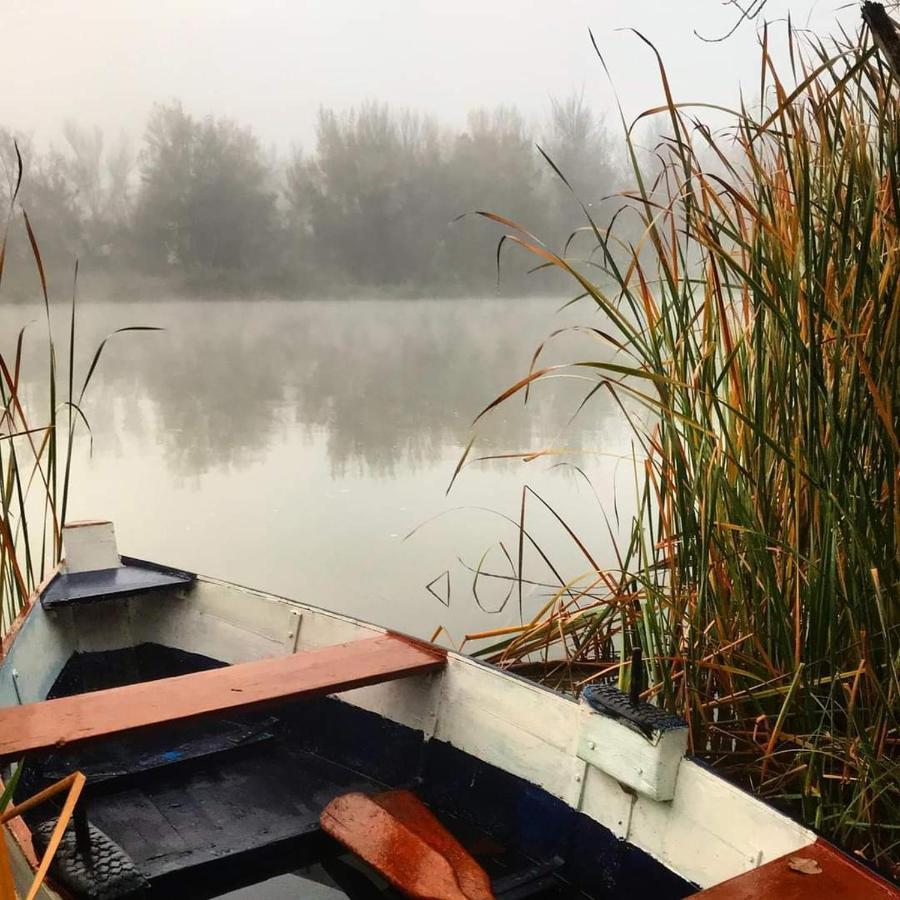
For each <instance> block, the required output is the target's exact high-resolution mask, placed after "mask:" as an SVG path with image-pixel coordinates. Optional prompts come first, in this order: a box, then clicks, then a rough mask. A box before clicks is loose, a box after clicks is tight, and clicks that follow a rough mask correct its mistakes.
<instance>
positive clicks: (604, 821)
mask: <svg viewBox="0 0 900 900" xmlns="http://www.w3.org/2000/svg"><path fill="white" fill-rule="evenodd" d="M633 806H634V793H633V792H632V791H630V790H629V789H627V788H624V787H622V785H621V784H619V782H618V781H616V779H615V778H612V777H611V776H609V775H607V774H606V773H605V772H601V771H600V769H597V768H595V767H594V766H589V765H585V774H584V790H583V791H582V793H581V800H580V802H579V804H578V809H579V810H580V811H581V812H583V813H584V814H585V815H586V816H589V817H590V818H591V819H593V820H594V821H595V822H599V823H600V824H601V825H603V826H604V827H605V828H608V829H609V830H610V831H611V832H612V833H613V834H614V835H615V836H616V837H617V838H620V839H622V840H625V839H626V838H627V837H628V829H629V828H630V827H631V811H632V808H633Z"/></svg>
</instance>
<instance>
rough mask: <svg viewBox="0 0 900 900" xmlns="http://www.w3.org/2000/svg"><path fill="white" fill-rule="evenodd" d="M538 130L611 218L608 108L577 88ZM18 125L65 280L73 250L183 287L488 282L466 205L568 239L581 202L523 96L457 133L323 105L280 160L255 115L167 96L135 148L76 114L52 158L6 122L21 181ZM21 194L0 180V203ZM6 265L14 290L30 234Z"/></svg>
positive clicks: (47, 241)
mask: <svg viewBox="0 0 900 900" xmlns="http://www.w3.org/2000/svg"><path fill="white" fill-rule="evenodd" d="M542 132H543V133H542V134H541V135H540V138H539V140H540V142H541V144H542V146H545V148H546V149H547V150H548V152H549V153H550V155H552V156H554V157H555V156H557V155H558V156H559V159H560V161H561V163H562V164H563V165H564V166H565V167H566V169H567V171H569V172H570V175H571V177H572V178H573V182H574V183H575V184H576V185H578V187H579V190H581V189H583V191H584V196H585V197H587V198H589V199H590V201H591V202H592V203H594V204H595V205H594V206H593V207H592V208H593V210H594V213H595V215H599V216H600V217H601V218H605V216H606V211H605V209H603V210H601V209H600V206H601V205H602V197H603V196H605V195H607V194H609V193H611V192H612V191H613V190H614V188H615V186H616V184H617V183H618V180H619V175H618V173H617V166H616V165H615V164H614V163H613V161H612V160H613V157H614V154H613V152H612V149H611V146H610V143H609V141H608V140H607V139H606V137H605V130H604V128H603V125H602V121H601V120H600V119H598V118H597V117H596V116H595V115H594V114H593V113H592V112H591V110H590V109H589V107H588V106H587V105H586V104H585V103H584V101H583V100H582V99H581V98H579V97H572V98H569V99H567V100H564V101H559V102H557V101H553V103H552V105H551V115H550V118H549V120H548V122H547V123H546V124H545V126H544V127H543V128H542ZM14 139H16V140H18V142H19V146H20V148H22V149H23V151H24V152H23V156H24V158H25V160H26V165H27V166H28V167H29V171H28V172H27V176H28V177H27V178H26V180H25V183H24V186H23V188H22V192H23V193H22V194H21V196H20V198H19V199H20V200H21V201H22V202H23V203H24V205H25V206H26V207H27V208H28V209H30V210H32V212H33V218H34V220H35V221H38V222H40V223H41V229H42V235H41V249H42V253H43V258H44V265H45V270H46V272H47V277H48V280H49V281H50V282H51V283H54V284H55V283H58V282H60V281H62V282H63V283H65V280H66V279H67V278H68V272H69V269H70V267H71V259H72V258H73V257H78V258H80V259H82V260H83V261H84V262H85V263H88V264H89V265H88V271H89V272H90V273H91V275H92V276H93V277H94V278H96V276H97V275H98V274H100V273H103V274H104V275H106V276H109V277H110V278H111V282H110V284H111V285H112V286H114V285H115V284H116V283H117V282H119V283H122V284H125V283H127V284H128V286H129V288H130V290H131V291H134V289H135V284H136V283H140V282H139V281H138V280H137V279H136V278H135V277H133V276H135V275H141V276H142V277H144V278H147V279H149V281H150V283H151V284H152V282H153V281H155V280H161V281H162V283H161V284H160V285H158V286H157V288H156V289H157V290H160V289H161V290H171V289H174V290H176V291H177V290H180V289H183V288H185V287H187V288H190V289H197V290H200V291H207V292H208V291H215V292H217V293H218V292H221V291H225V292H228V293H236V292H241V293H244V294H246V293H249V292H258V291H269V292H284V293H290V294H291V295H293V296H296V295H298V294H299V295H315V294H321V293H326V294H334V293H343V292H345V291H347V290H354V291H355V292H356V293H359V292H360V291H372V292H383V293H390V294H393V295H395V294H397V293H401V294H408V295H409V294H412V295H421V294H422V293H426V292H428V293H455V294H461V293H485V292H490V291H493V290H494V289H495V288H496V282H497V279H496V267H495V260H494V256H493V254H492V253H491V252H490V250H489V249H486V245H485V238H486V236H487V235H489V234H492V233H493V231H494V229H493V228H492V226H491V225H490V224H489V223H487V222H485V221H481V220H479V219H478V218H477V217H474V216H472V215H465V216H464V214H466V213H473V212H474V211H476V210H478V209H485V208H503V209H505V210H507V211H508V212H509V213H511V214H512V215H514V216H517V217H518V218H520V219H521V220H528V221H529V222H531V223H532V224H534V225H535V226H540V228H541V230H542V233H544V234H545V235H548V236H549V237H550V239H551V241H552V243H554V244H556V243H559V244H562V243H563V242H564V241H565V240H566V238H567V237H568V232H567V230H566V228H567V225H568V223H569V221H570V220H571V217H572V210H573V204H572V199H571V197H570V195H569V194H568V192H567V191H565V189H564V188H562V186H561V185H560V184H559V183H558V182H557V181H556V180H555V179H553V178H551V177H548V174H547V173H545V171H544V168H543V166H542V165H541V160H540V155H539V153H538V152H537V150H536V149H535V146H534V144H535V141H536V140H538V136H537V133H536V132H535V129H534V128H532V127H531V126H530V125H529V124H528V123H526V121H525V120H524V119H523V118H522V116H521V114H520V113H519V112H517V111H516V110H515V109H514V108H512V107H502V106H501V107H498V108H496V109H491V110H486V109H482V110H476V111H474V112H473V113H472V114H471V115H470V116H469V118H468V121H467V123H466V125H465V127H463V128H460V129H455V130H454V129H448V128H446V127H443V126H441V125H440V124H439V123H438V122H437V121H436V120H435V119H433V118H432V117H430V116H427V115H420V114H417V113H413V112H404V111H397V110H392V109H391V108H389V107H388V106H386V105H384V104H380V103H375V102H369V103H363V104H362V105H360V106H358V107H355V108H351V109H349V110H347V111H346V112H344V113H338V112H335V111H334V110H330V109H323V110H322V111H321V112H320V115H319V120H318V125H317V133H316V144H315V147H314V148H313V152H311V153H306V154H304V153H302V152H301V151H300V150H296V151H295V152H294V153H293V154H292V156H291V158H290V159H288V160H282V159H280V158H279V157H278V156H277V154H274V153H271V152H270V153H264V152H263V150H262V149H261V147H260V144H259V141H258V140H257V138H256V136H255V135H254V134H253V132H252V131H251V130H250V129H249V128H246V127H243V126H241V125H239V124H238V123H236V122H233V121H231V120H228V119H215V118H211V117H206V118H202V117H197V116H194V115H191V114H190V113H188V112H186V111H185V110H184V109H183V108H182V107H181V105H180V104H178V103H170V104H167V105H160V106H157V107H155V108H154V110H153V112H152V113H151V115H150V118H149V120H148V123H147V127H146V129H145V131H144V134H143V138H142V141H141V143H140V147H139V152H138V153H137V157H136V158H135V154H134V153H133V152H132V149H131V145H130V143H129V141H128V140H127V139H126V138H124V137H122V138H120V139H119V140H117V141H114V142H109V141H107V140H105V138H104V135H103V134H102V133H101V132H100V131H99V130H98V129H91V128H88V127H85V126H80V125H77V124H75V123H74V122H67V123H66V124H65V126H64V128H63V142H62V143H61V145H60V146H59V147H53V148H51V149H50V150H48V151H47V152H46V153H44V154H39V153H37V152H36V150H35V148H34V147H33V146H32V145H31V142H29V141H27V140H26V139H24V138H23V137H22V136H21V135H13V134H10V133H9V132H3V131H0V164H2V167H3V169H4V170H5V173H6V175H7V177H8V180H10V181H14V179H15V173H16V157H15V152H14V149H13V142H14ZM11 191H12V185H10V187H9V188H8V189H7V190H4V189H3V185H2V183H0V200H5V201H6V202H7V203H8V202H9V199H10V196H11ZM460 216H464V218H462V219H460ZM21 234H22V235H23V234H24V232H22V233H21ZM8 262H9V263H10V266H8V270H7V279H6V282H7V289H9V288H10V287H13V288H14V289H15V290H16V292H17V293H18V294H22V295H24V294H26V293H27V290H28V289H29V287H30V285H31V250H30V247H29V245H28V242H27V240H25V239H24V238H23V237H22V236H21V235H20V234H19V232H14V233H13V234H12V235H11V239H10V242H9V245H8ZM10 276H12V284H11V283H10ZM545 287H546V283H545V282H543V281H542V280H541V278H540V277H539V278H537V279H533V278H532V279H528V278H526V277H525V273H524V272H522V273H507V276H506V278H505V279H504V282H503V290H504V291H506V292H507V293H521V292H522V291H526V290H529V291H534V290H541V289H542V288H545Z"/></svg>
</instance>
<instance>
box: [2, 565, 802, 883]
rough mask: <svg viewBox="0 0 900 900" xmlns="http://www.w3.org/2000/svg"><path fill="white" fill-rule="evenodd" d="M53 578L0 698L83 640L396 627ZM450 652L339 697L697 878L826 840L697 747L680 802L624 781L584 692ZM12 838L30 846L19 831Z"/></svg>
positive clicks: (272, 649)
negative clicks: (113, 591)
mask: <svg viewBox="0 0 900 900" xmlns="http://www.w3.org/2000/svg"><path fill="white" fill-rule="evenodd" d="M52 574H54V573H52ZM52 574H51V578H52ZM49 580H50V579H48V580H47V581H45V582H44V583H43V584H42V585H41V586H40V587H39V588H38V590H37V591H35V593H34V594H33V595H32V597H31V598H30V600H29V603H28V605H27V607H26V609H24V610H23V611H22V613H21V614H20V615H19V617H17V620H16V622H15V623H14V627H13V629H12V631H11V633H10V636H9V637H8V638H7V639H6V640H5V641H4V645H3V648H2V651H0V708H2V707H3V706H7V705H13V704H17V703H27V702H33V701H40V700H43V699H44V697H46V694H47V691H48V690H49V688H50V686H51V684H52V682H53V680H54V679H55V678H56V677H57V675H58V674H59V672H60V671H61V669H62V666H63V665H65V663H66V661H67V660H68V658H69V657H70V656H71V654H72V653H74V652H76V651H79V650H80V651H90V650H108V649H120V648H123V647H127V646H134V645H135V644H138V643H141V642H145V641H152V642H156V643H159V644H163V645H165V646H171V647H173V648H176V649H180V650H184V651H187V652H191V653H200V654H203V655H206V656H211V657H213V658H216V659H221V660H222V661H223V662H226V663H232V664H233V663H237V662H242V661H247V660H251V659H261V658H265V657H269V656H278V655H284V654H292V653H295V652H302V651H304V650H307V649H312V648H316V647H324V646H328V645H333V644H337V643H342V642H344V641H347V640H353V639H355V638H358V637H360V636H361V635H364V634H368V635H372V634H388V633H389V630H388V629H386V628H383V627H381V626H379V625H375V624H372V623H369V622H365V621H362V620H359V619H356V618H354V617H351V616H347V615H344V614H341V613H336V612H334V611H332V610H329V609H326V608H323V607H320V606H316V605H314V604H310V603H306V602H300V601H298V600H294V599H292V598H288V597H281V596H277V595H274V594H271V593H267V592H264V591H260V590H258V589H255V588H251V587H244V586H241V585H236V584H232V583H230V582H226V581H223V580H220V579H216V578H211V577H205V576H198V578H197V580H196V582H195V583H194V584H193V585H192V586H191V587H189V588H176V589H172V590H168V591H165V592H157V593H152V594H136V595H133V596H123V597H117V598H115V599H112V600H107V601H104V600H101V601H95V602H92V603H86V604H83V605H78V606H74V607H72V608H71V609H59V610H54V611H47V610H44V609H43V608H42V606H41V604H40V602H38V599H39V597H40V593H41V591H42V590H43V589H45V587H46V584H47V583H48V581H49ZM37 648H40V652H35V651H36V650H37ZM446 660H447V662H446V666H445V668H444V669H443V670H442V671H440V672H436V673H432V674H427V675H416V676H411V677H408V678H404V679H402V680H399V681H391V682H387V683H384V684H378V685H372V686H369V687H363V688H357V689H354V690H351V691H347V692H343V693H341V694H339V695H337V699H339V700H341V701H342V702H345V703H349V704H351V705H353V706H357V707H360V708H363V709H367V710H369V711H371V712H374V713H376V714H378V715H380V716H382V717H384V718H386V719H389V720H391V721H394V722H396V723H398V724H400V725H404V726H406V727H409V728H412V729H414V730H416V731H421V732H422V733H423V734H424V737H425V739H426V740H431V739H436V740H439V741H443V742H445V743H447V744H449V745H451V746H452V747H454V748H456V749H458V750H461V751H463V752H464V753H467V754H470V755H471V756H473V757H476V758H478V759H481V760H483V761H484V762H486V763H488V764H490V765H493V766H495V767H497V768H498V769H500V770H502V771H504V772H507V773H509V774H511V775H514V776H517V777H519V778H522V779H524V780H526V781H528V782H530V783H531V784H534V785H537V786H538V787H540V788H542V789H543V790H545V791H546V792H547V793H549V794H550V795H552V796H554V797H556V798H558V799H559V800H562V801H563V802H564V803H565V804H566V805H567V806H568V807H570V808H571V809H573V810H576V811H577V812H580V813H582V814H583V815H585V816H587V817H588V818H590V819H591V820H593V821H594V822H597V823H598V824H600V825H601V826H603V827H605V828H607V829H608V830H609V831H610V832H612V834H613V835H614V836H615V837H616V838H618V839H619V840H621V841H625V842H627V843H629V844H632V845H633V846H635V847H637V848H638V849H639V850H642V851H643V852H645V853H647V854H648V855H649V856H651V857H653V858H654V859H656V860H657V861H659V862H660V863H662V864H663V865H664V866H665V867H666V868H668V869H669V870H671V871H672V872H674V873H676V874H677V875H679V876H680V877H682V878H684V879H685V880H687V881H690V882H692V883H694V884H697V885H698V886H699V887H700V888H707V887H711V886H713V885H716V884H719V883H721V882H723V881H725V880H727V879H730V878H733V877H735V876H737V875H740V874H742V873H744V872H748V871H750V870H752V869H754V868H756V867H758V866H761V865H763V864H765V863H767V862H770V861H772V860H774V859H776V858H778V857H781V856H783V855H785V854H788V853H793V852H795V851H799V850H802V848H804V847H809V846H811V845H812V844H814V843H815V842H816V840H817V838H816V835H815V833H814V832H812V831H811V830H809V829H807V828H804V827H803V826H802V825H800V824H798V823H796V822H794V821H793V820H791V819H790V818H789V817H787V816H785V815H784V814H782V813H781V812H779V811H777V810H775V809H774V808H772V807H771V806H769V805H768V804H766V803H764V802H763V801H761V800H759V799H758V798H755V797H753V796H751V795H750V794H748V793H746V792H745V791H743V790H742V789H741V788H739V787H737V786H735V785H733V784H731V783H729V782H727V781H725V780H724V779H723V778H721V777H720V776H719V775H717V774H716V773H715V772H713V771H712V770H710V769H709V768H708V767H707V766H705V765H704V764H702V763H700V762H697V761H695V760H692V759H690V758H689V757H685V758H684V759H682V760H681V761H680V764H679V765H678V768H677V777H676V778H675V783H674V791H673V796H672V799H670V800H656V799H653V798H652V796H647V795H646V794H641V793H640V792H638V791H636V790H634V789H633V788H632V787H628V786H623V785H622V783H621V782H620V781H618V780H617V779H615V778H613V777H612V776H610V775H609V774H607V772H605V771H603V769H602V768H601V767H599V766H598V765H595V764H593V763H592V762H590V761H588V760H586V759H584V758H582V757H583V756H584V755H585V754H582V755H579V745H580V742H583V739H584V731H585V723H586V716H588V715H589V714H588V713H587V712H586V711H585V708H584V706H583V704H579V702H578V701H577V700H575V699H574V698H571V697H567V696H564V695H562V694H560V693H558V692H555V691H553V690H551V689H549V688H547V687H544V686H542V685H539V684H536V683H534V682H531V681H528V680H526V679H524V678H522V677H520V676H517V675H515V674H512V673H509V672H506V671H503V670H501V669H499V668H497V667H495V666H493V665H491V664H489V663H486V662H484V661H481V660H477V659H473V658H471V657H468V656H464V655H462V654H460V653H458V652H456V651H453V650H448V651H447V652H446ZM602 734H603V739H604V740H605V741H608V742H610V744H611V745H612V744H613V743H615V742H616V741H617V740H621V741H622V742H623V743H626V744H627V743H628V742H633V732H632V731H631V730H630V729H628V728H627V726H625V725H622V724H621V723H618V722H615V721H612V720H607V722H606V723H604V728H603V730H602ZM601 749H602V748H601ZM610 749H611V750H613V749H614V748H613V747H612V746H610ZM636 765H637V763H636ZM15 836H16V838H17V840H19V843H20V844H22V843H23V833H22V832H21V830H20V829H19V830H17V833H16V834H15ZM26 849H27V847H26Z"/></svg>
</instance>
